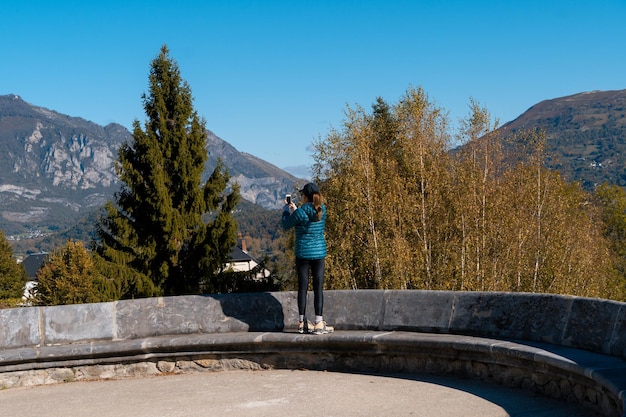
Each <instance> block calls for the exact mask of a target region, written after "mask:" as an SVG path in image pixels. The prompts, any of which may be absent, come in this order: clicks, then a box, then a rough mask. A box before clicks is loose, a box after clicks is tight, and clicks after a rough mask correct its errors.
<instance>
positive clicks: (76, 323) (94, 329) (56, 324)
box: [42, 303, 115, 345]
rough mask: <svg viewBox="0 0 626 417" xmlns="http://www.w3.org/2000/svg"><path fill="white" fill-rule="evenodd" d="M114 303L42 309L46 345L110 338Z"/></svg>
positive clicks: (43, 341)
mask: <svg viewBox="0 0 626 417" xmlns="http://www.w3.org/2000/svg"><path fill="white" fill-rule="evenodd" d="M114 306H115V303H94V304H72V305H64V306H52V307H45V308H43V309H42V311H43V313H42V315H43V325H44V327H43V340H42V343H43V344H45V345H56V344H67V343H76V342H83V341H92V340H103V339H104V340H111V339H112V338H113V334H114V333H113V332H114V329H113V310H114Z"/></svg>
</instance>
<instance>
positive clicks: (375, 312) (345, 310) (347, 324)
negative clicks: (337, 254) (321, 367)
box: [296, 290, 384, 330]
mask: <svg viewBox="0 0 626 417" xmlns="http://www.w3.org/2000/svg"><path fill="white" fill-rule="evenodd" d="M308 301H309V305H308V306H307V312H309V311H310V312H311V313H310V314H308V317H313V314H314V310H313V297H312V294H311V296H309V300H308ZM383 308H384V291H372V290H336V291H324V320H326V321H327V322H328V324H330V325H331V326H335V327H336V328H337V329H338V330H378V329H380V328H381V326H382V324H383ZM296 309H297V306H296Z"/></svg>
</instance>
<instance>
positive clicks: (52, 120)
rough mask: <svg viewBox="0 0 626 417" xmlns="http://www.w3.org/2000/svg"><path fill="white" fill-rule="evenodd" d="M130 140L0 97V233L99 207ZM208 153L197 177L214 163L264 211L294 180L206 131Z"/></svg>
mask: <svg viewBox="0 0 626 417" xmlns="http://www.w3.org/2000/svg"><path fill="white" fill-rule="evenodd" d="M131 139H132V136H131V134H130V132H129V131H128V130H127V129H126V128H124V127H123V126H121V125H118V124H109V125H107V126H104V127H103V126H99V125H97V124H95V123H92V122H89V121H87V120H84V119H81V118H78V117H71V116H67V115H63V114H60V113H57V112H55V111H52V110H48V109H46V108H43V107H37V106H34V105H31V104H29V103H26V102H25V101H23V100H22V99H21V98H20V97H19V96H17V95H14V94H11V95H6V96H0V230H2V231H3V232H4V233H5V234H7V235H10V234H18V233H25V232H26V231H28V230H32V229H52V230H55V229H57V228H63V227H65V226H68V225H71V224H72V222H75V221H76V218H77V216H80V215H83V214H84V213H85V212H87V211H89V210H92V209H94V208H95V207H99V206H101V205H102V204H104V202H106V201H107V200H109V199H111V198H112V197H113V193H114V192H115V191H116V190H117V189H118V188H119V186H120V184H119V181H118V179H117V175H116V173H115V160H116V158H117V152H118V149H119V147H120V145H121V144H122V143H124V142H125V141H130V140H131ZM208 151H209V160H208V161H207V165H206V167H205V175H204V178H208V176H209V175H210V173H211V172H212V171H213V169H214V168H215V166H216V162H217V159H218V158H221V159H222V161H223V162H224V164H225V165H226V167H227V169H228V171H229V173H230V175H231V176H232V179H233V181H237V182H238V183H239V185H240V186H241V193H242V197H243V198H244V199H246V200H248V201H251V202H253V203H257V204H260V205H261V206H263V207H265V208H271V209H274V208H277V207H279V205H280V202H281V201H282V196H283V195H284V194H285V193H287V192H291V191H292V189H293V187H294V184H296V183H298V182H302V181H301V180H298V179H297V178H295V177H293V176H292V175H290V174H288V173H286V172H285V171H282V170H280V169H279V168H277V167H275V166H273V165H271V164H269V163H267V162H265V161H262V160H260V159H258V158H256V157H254V156H252V155H248V154H245V153H241V152H238V151H237V150H236V149H235V148H234V147H232V146H231V145H230V144H228V143H227V142H225V141H223V140H222V139H220V138H219V137H217V136H216V135H214V134H213V133H212V132H209V141H208Z"/></svg>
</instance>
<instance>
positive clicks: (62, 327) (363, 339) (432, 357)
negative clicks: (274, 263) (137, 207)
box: [0, 290, 626, 415]
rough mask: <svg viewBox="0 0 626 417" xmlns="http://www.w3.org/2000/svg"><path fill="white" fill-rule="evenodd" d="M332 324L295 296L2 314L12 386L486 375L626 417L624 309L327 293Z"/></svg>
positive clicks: (511, 299) (3, 361)
mask: <svg viewBox="0 0 626 417" xmlns="http://www.w3.org/2000/svg"><path fill="white" fill-rule="evenodd" d="M309 298H310V300H309V301H312V300H311V298H312V295H310V296H309ZM310 304H311V303H310ZM308 311H310V312H311V316H312V312H313V307H312V305H309V306H308ZM324 316H325V319H326V320H327V321H328V322H329V323H330V324H332V325H334V326H336V329H337V331H336V332H335V333H333V334H332V335H324V336H311V335H299V334H297V333H295V332H294V329H295V326H296V323H297V308H296V298H295V293H293V292H280V293H256V294H228V295H207V296H183V297H160V298H149V299H138V300H123V301H117V302H111V303H97V304H79V305H69V306H55V307H29V308H16V309H7V310H0V386H3V387H10V386H17V385H29V384H35V383H47V382H56V381H69V380H76V379H88V378H92V377H93V378H95V377H99V378H102V377H114V376H120V375H122V376H123V375H126V374H153V373H161V372H185V371H189V370H194V369H205V370H206V369H208V370H212V369H229V368H250V369H263V368H272V367H299V368H302V367H303V368H309V369H337V370H352V371H354V370H372V371H386V370H391V371H398V372H431V373H451V374H459V375H466V376H473V377H480V378H482V379H486V380H493V381H496V382H499V383H503V384H506V385H511V386H518V387H522V388H526V389H531V390H534V391H536V392H540V393H542V394H545V395H549V396H552V397H556V398H562V399H565V400H568V401H577V402H580V403H583V404H586V405H590V406H593V407H596V408H598V409H599V410H601V411H602V412H603V413H605V414H606V415H622V414H623V413H624V402H626V400H625V396H626V362H625V359H626V304H624V303H618V302H613V301H607V300H597V299H586V298H577V297H567V296H558V295H541V294H522V293H481V292H447V291H372V290H357V291H326V292H325V312H324Z"/></svg>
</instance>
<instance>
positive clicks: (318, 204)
mask: <svg viewBox="0 0 626 417" xmlns="http://www.w3.org/2000/svg"><path fill="white" fill-rule="evenodd" d="M312 203H313V207H315V211H316V212H317V220H318V221H319V220H322V195H321V194H320V193H315V194H313V201H312Z"/></svg>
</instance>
